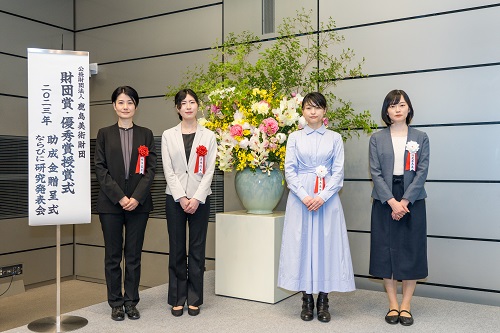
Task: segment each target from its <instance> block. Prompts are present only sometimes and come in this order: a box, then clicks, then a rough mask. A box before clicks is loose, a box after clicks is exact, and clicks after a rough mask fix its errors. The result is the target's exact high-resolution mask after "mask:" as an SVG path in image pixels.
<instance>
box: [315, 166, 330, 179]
mask: <svg viewBox="0 0 500 333" xmlns="http://www.w3.org/2000/svg"><path fill="white" fill-rule="evenodd" d="M327 173H328V169H327V168H326V167H325V166H324V165H318V166H317V167H316V176H318V177H319V178H325V176H326V174H327Z"/></svg>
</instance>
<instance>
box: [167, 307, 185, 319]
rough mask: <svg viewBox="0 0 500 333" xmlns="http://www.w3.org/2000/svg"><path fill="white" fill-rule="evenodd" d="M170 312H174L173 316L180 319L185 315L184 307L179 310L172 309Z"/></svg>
mask: <svg viewBox="0 0 500 333" xmlns="http://www.w3.org/2000/svg"><path fill="white" fill-rule="evenodd" d="M170 312H172V315H173V316H174V317H180V316H182V314H183V313H184V307H182V308H180V309H179V310H174V307H172V310H171V311H170Z"/></svg>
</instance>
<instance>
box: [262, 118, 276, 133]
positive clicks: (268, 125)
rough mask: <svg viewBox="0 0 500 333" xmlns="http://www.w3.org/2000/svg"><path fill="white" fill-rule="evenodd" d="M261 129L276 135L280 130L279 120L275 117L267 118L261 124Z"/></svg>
mask: <svg viewBox="0 0 500 333" xmlns="http://www.w3.org/2000/svg"><path fill="white" fill-rule="evenodd" d="M259 129H260V130H261V131H262V132H264V133H266V134H267V135H274V134H276V132H278V129H279V126H278V122H277V121H276V119H274V118H266V119H264V120H263V121H262V124H260V126H259Z"/></svg>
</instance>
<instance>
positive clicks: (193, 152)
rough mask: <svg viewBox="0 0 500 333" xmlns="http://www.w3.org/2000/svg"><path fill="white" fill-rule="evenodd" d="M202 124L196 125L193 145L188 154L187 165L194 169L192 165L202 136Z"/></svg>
mask: <svg viewBox="0 0 500 333" xmlns="http://www.w3.org/2000/svg"><path fill="white" fill-rule="evenodd" d="M203 130H204V128H203V126H200V125H198V126H197V128H196V134H195V135H194V140H193V146H192V147H191V154H189V165H188V167H190V168H192V169H193V170H194V165H195V163H196V148H197V147H198V146H199V145H200V142H201V138H202V137H203Z"/></svg>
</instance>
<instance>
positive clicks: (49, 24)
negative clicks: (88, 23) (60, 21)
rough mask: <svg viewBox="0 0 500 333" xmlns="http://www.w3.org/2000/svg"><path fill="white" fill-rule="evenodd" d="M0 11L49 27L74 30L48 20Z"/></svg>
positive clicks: (0, 11)
mask: <svg viewBox="0 0 500 333" xmlns="http://www.w3.org/2000/svg"><path fill="white" fill-rule="evenodd" d="M0 13H3V14H6V15H11V16H14V17H17V18H21V19H23V20H28V21H32V22H36V23H40V24H43V25H48V26H49V27H53V28H57V29H61V30H64V31H68V32H73V33H74V32H75V31H74V30H73V29H69V28H64V27H61V26H58V25H55V24H52V23H48V22H44V21H40V20H36V19H33V18H30V17H26V16H22V15H19V14H14V13H11V12H7V11H5V10H1V9H0Z"/></svg>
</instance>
